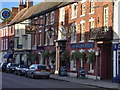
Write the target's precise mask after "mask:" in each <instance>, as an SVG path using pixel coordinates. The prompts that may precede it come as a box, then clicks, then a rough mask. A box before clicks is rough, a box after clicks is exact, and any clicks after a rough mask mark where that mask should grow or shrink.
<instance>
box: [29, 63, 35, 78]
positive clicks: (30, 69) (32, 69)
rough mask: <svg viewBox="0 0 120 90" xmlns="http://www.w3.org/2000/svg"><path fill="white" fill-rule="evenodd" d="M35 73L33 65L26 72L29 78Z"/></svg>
mask: <svg viewBox="0 0 120 90" xmlns="http://www.w3.org/2000/svg"><path fill="white" fill-rule="evenodd" d="M34 71H35V65H31V66H30V67H29V69H28V71H27V74H28V76H30V75H31V74H32V73H33V72H34Z"/></svg>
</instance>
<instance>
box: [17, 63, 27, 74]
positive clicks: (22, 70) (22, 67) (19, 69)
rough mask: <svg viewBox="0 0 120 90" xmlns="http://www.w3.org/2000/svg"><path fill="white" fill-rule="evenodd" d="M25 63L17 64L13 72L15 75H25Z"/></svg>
mask: <svg viewBox="0 0 120 90" xmlns="http://www.w3.org/2000/svg"><path fill="white" fill-rule="evenodd" d="M28 67H29V66H27V65H23V64H22V65H19V66H18V67H16V68H15V74H17V75H25V72H26V71H27V70H28Z"/></svg>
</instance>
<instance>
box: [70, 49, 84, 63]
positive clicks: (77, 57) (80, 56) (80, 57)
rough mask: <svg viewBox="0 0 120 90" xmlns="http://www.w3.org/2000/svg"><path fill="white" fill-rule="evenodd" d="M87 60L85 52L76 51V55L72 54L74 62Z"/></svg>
mask: <svg viewBox="0 0 120 90" xmlns="http://www.w3.org/2000/svg"><path fill="white" fill-rule="evenodd" d="M85 58H86V53H85V52H82V53H81V52H79V51H75V52H74V53H72V57H71V59H72V60H83V61H84V60H85Z"/></svg>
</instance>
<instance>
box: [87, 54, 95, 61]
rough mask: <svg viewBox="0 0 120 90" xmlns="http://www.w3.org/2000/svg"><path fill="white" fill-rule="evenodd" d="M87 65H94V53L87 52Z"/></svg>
mask: <svg viewBox="0 0 120 90" xmlns="http://www.w3.org/2000/svg"><path fill="white" fill-rule="evenodd" d="M86 57H87V63H94V62H95V52H87V54H86Z"/></svg>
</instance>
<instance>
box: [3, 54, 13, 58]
mask: <svg viewBox="0 0 120 90" xmlns="http://www.w3.org/2000/svg"><path fill="white" fill-rule="evenodd" d="M4 58H13V54H11V53H7V54H5V55H4Z"/></svg>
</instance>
